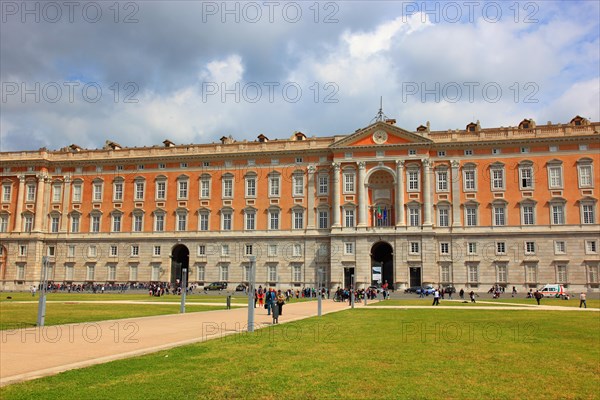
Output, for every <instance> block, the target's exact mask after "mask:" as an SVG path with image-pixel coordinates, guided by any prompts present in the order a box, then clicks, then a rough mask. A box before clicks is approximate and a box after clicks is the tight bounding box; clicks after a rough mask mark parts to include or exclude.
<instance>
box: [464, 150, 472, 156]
mask: <svg viewBox="0 0 600 400" xmlns="http://www.w3.org/2000/svg"><path fill="white" fill-rule="evenodd" d="M464 154H465V156H472V155H473V150H471V149H465V152H464Z"/></svg>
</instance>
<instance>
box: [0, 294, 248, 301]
mask: <svg viewBox="0 0 600 400" xmlns="http://www.w3.org/2000/svg"><path fill="white" fill-rule="evenodd" d="M9 297H10V299H9ZM38 299H39V295H38V294H36V296H35V297H32V296H31V294H30V293H25V292H2V293H0V302H11V301H37V300H38ZM46 299H47V300H48V301H107V300H131V301H148V302H163V301H172V302H177V303H178V302H180V301H181V296H175V295H165V296H160V297H156V296H149V295H148V294H144V293H105V294H99V293H97V294H93V293H63V292H59V293H48V294H47V296H46ZM186 299H187V300H188V301H197V302H209V303H223V304H225V301H226V299H227V294H225V293H223V294H192V295H187V296H186ZM231 301H232V302H234V303H244V304H246V303H247V302H248V297H247V296H246V295H244V294H243V293H238V294H235V295H232V296H231Z"/></svg>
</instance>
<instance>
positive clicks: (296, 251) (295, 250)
mask: <svg viewBox="0 0 600 400" xmlns="http://www.w3.org/2000/svg"><path fill="white" fill-rule="evenodd" d="M292 256H294V257H301V256H302V246H301V245H300V244H298V243H294V245H293V246H292Z"/></svg>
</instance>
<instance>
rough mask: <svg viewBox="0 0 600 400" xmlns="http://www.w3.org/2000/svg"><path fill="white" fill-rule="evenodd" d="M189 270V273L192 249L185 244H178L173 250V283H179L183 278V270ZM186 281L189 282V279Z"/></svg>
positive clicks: (188, 271)
mask: <svg viewBox="0 0 600 400" xmlns="http://www.w3.org/2000/svg"><path fill="white" fill-rule="evenodd" d="M184 269H185V270H186V271H187V275H188V276H189V273H190V251H189V249H188V248H187V247H186V246H185V245H183V244H178V245H177V246H175V247H173V250H172V251H171V284H174V285H177V284H178V283H180V282H181V281H182V279H183V274H182V271H183V270H184ZM188 276H186V281H187V282H189V279H187V277H188Z"/></svg>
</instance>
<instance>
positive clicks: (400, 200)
mask: <svg viewBox="0 0 600 400" xmlns="http://www.w3.org/2000/svg"><path fill="white" fill-rule="evenodd" d="M404 225H405V221H404V161H402V160H398V161H396V226H404Z"/></svg>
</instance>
